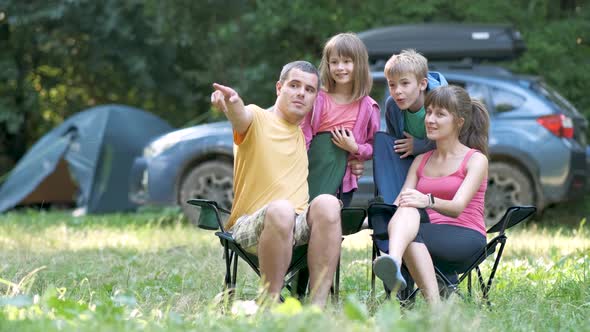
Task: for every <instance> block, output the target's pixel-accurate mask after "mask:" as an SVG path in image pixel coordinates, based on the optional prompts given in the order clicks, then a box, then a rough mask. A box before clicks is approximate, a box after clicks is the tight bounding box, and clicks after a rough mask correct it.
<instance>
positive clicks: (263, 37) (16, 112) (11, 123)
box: [0, 0, 590, 171]
mask: <svg viewBox="0 0 590 332" xmlns="http://www.w3.org/2000/svg"><path fill="white" fill-rule="evenodd" d="M417 22H484V23H511V24H514V25H515V26H516V27H517V28H518V29H519V30H520V31H521V32H522V33H523V35H524V38H525V40H526V42H527V45H528V49H529V51H528V52H527V53H526V54H525V55H524V56H523V57H522V58H521V59H519V60H518V61H516V62H514V63H511V64H507V65H509V66H510V67H511V68H512V69H514V70H516V71H518V72H524V73H529V74H541V75H543V76H544V77H545V78H546V79H547V80H548V81H549V83H550V84H551V85H553V86H555V87H556V88H557V89H558V90H559V91H560V92H561V93H562V94H564V95H565V96H566V97H567V98H568V99H570V100H571V101H572V102H573V103H574V104H575V105H576V106H577V107H578V108H579V109H580V110H581V111H583V112H584V113H585V114H586V116H589V115H590V96H588V94H587V93H586V92H587V91H588V89H589V87H590V86H589V84H590V83H588V80H587V79H586V77H585V76H586V73H587V72H589V71H590V60H589V59H590V47H589V44H588V43H589V40H590V35H589V34H588V33H589V31H590V23H589V22H590V6H588V5H587V3H586V1H579V0H573V1H560V2H556V1H552V0H536V1H523V0H519V1H513V0H497V1H468V0H457V1H451V0H424V1H420V2H410V1H397V2H391V1H384V0H373V1H364V2H362V3H360V2H358V1H352V0H342V1H334V0H319V1H314V2H311V1H308V0H288V1H287V0H275V1H263V0H258V1H254V0H250V1H235V0H233V1H232V0H219V1H211V0H199V1H188V0H170V1H165V2H162V1H156V0H145V1H144V0H129V1H117V0H105V1H91V0H68V1H63V0H48V1H21V0H2V1H0V47H1V48H2V50H3V52H1V53H0V155H1V156H3V157H2V158H0V171H3V170H4V171H5V170H6V169H7V167H8V166H10V164H13V163H14V162H15V161H16V160H17V159H18V158H19V157H20V156H22V154H23V153H24V152H25V151H26V149H27V148H28V147H29V146H30V145H31V144H32V143H33V142H35V141H36V140H37V139H38V138H39V137H40V136H41V135H42V134H43V133H45V132H47V131H48V130H49V129H51V128H53V127H54V126H55V125H56V124H59V123H60V122H61V121H63V119H65V118H66V117H68V116H70V115H71V114H73V113H75V112H78V111H80V110H83V109H85V108H87V107H89V106H92V105H97V104H104V103H123V104H129V105H133V106H136V107H139V108H143V109H146V110H148V111H151V112H154V113H155V114H157V115H160V116H162V117H163V118H165V119H166V120H168V121H170V122H171V123H172V124H174V125H176V126H183V125H186V124H192V123H195V122H200V121H212V120H215V119H219V117H220V115H219V114H215V113H212V112H211V111H210V107H209V94H210V91H211V83H212V82H214V81H219V82H222V83H227V84H231V85H234V86H236V87H237V88H238V90H239V91H240V92H241V93H242V95H243V96H244V98H245V100H246V101H247V102H249V103H257V104H260V105H269V104H271V103H272V101H273V93H271V91H272V90H273V87H274V82H275V81H276V79H277V75H278V72H279V70H280V67H281V65H282V64H284V63H285V62H287V61H290V60H294V59H307V60H310V61H313V62H314V63H317V62H318V59H319V57H320V54H321V48H322V44H323V42H324V41H325V40H326V39H327V38H328V37H329V36H330V35H333V34H335V33H337V32H341V31H362V30H366V29H370V28H375V27H379V26H385V25H393V24H403V23H417ZM562 59H563V61H561V60H562ZM549 69H551V70H549Z"/></svg>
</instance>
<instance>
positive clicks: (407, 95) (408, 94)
mask: <svg viewBox="0 0 590 332" xmlns="http://www.w3.org/2000/svg"><path fill="white" fill-rule="evenodd" d="M387 85H388V86H389V94H390V95H391V98H393V100H395V103H396V104H397V107H399V109H400V110H410V111H412V112H416V111H419V110H420V108H422V106H424V91H426V87H427V86H428V80H427V79H426V78H423V79H421V80H420V81H418V79H417V78H416V75H414V74H412V73H402V74H395V75H393V77H387Z"/></svg>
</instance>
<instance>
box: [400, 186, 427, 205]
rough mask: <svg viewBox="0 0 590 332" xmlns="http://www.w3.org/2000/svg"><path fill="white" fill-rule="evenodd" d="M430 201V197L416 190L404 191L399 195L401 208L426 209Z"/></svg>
mask: <svg viewBox="0 0 590 332" xmlns="http://www.w3.org/2000/svg"><path fill="white" fill-rule="evenodd" d="M429 203H430V200H429V199H428V196H427V195H425V194H423V193H421V192H419V191H418V190H416V189H404V191H402V192H401V193H400V194H399V206H400V207H413V208H418V209H420V208H426V207H428V205H429Z"/></svg>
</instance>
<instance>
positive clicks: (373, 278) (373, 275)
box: [371, 242, 379, 298]
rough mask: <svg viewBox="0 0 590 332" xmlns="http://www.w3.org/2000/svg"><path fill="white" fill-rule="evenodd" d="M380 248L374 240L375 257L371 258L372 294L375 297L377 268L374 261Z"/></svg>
mask: <svg viewBox="0 0 590 332" xmlns="http://www.w3.org/2000/svg"><path fill="white" fill-rule="evenodd" d="M378 250H379V249H378V248H377V246H376V245H375V243H374V242H373V257H372V259H371V296H372V297H373V298H374V297H375V269H374V268H373V262H374V261H375V259H377V252H378Z"/></svg>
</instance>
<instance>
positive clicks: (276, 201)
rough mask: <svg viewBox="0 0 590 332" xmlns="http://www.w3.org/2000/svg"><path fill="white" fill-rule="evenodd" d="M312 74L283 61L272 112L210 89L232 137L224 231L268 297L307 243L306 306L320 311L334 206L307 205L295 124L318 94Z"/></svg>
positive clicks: (335, 236)
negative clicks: (254, 263) (246, 256)
mask: <svg viewBox="0 0 590 332" xmlns="http://www.w3.org/2000/svg"><path fill="white" fill-rule="evenodd" d="M319 83H320V82H319V75H318V72H317V69H316V68H315V67H314V66H313V65H312V64H310V63H308V62H305V61H295V62H291V63H288V64H286V65H285V66H284V67H283V70H282V71H281V75H280V78H279V81H278V82H277V83H276V94H277V99H276V102H275V104H274V106H273V107H272V108H270V109H269V110H264V109H262V108H260V107H258V106H256V105H248V106H244V103H243V101H242V99H241V98H240V96H239V95H238V93H237V92H236V91H235V90H233V89H232V88H230V87H227V86H223V85H220V84H217V83H214V84H213V87H214V88H215V91H214V92H213V94H212V95H211V103H212V104H213V106H214V107H215V108H217V109H219V110H221V111H223V112H224V113H225V115H226V116H227V118H228V119H229V121H230V122H231V124H232V128H233V132H234V155H235V161H234V202H233V208H232V213H231V215H230V217H229V220H228V224H227V225H228V229H229V230H230V231H231V232H232V235H233V237H234V239H235V240H236V242H238V243H239V244H240V245H241V246H242V247H243V248H244V249H245V250H246V251H248V252H250V253H253V254H256V255H257V256H258V259H259V262H260V270H261V273H262V276H263V280H264V281H266V282H267V283H268V292H269V295H270V296H271V297H272V298H273V299H276V298H278V296H279V293H280V291H281V288H282V287H283V280H284V276H285V273H286V271H287V269H288V267H289V263H290V261H291V255H292V250H293V247H294V246H299V245H303V244H306V243H308V258H307V262H308V265H309V270H310V280H311V301H312V303H314V304H317V305H319V306H324V305H325V303H326V299H327V297H328V294H329V292H330V286H331V284H332V280H333V275H334V272H335V271H336V267H337V265H338V259H339V257H340V244H341V236H342V230H341V226H340V202H339V201H338V199H336V198H335V197H334V196H331V195H320V196H318V197H317V198H315V199H314V200H313V201H312V202H311V203H309V204H308V201H309V193H308V185H307V174H308V171H307V170H308V160H307V152H306V148H305V138H304V136H303V133H302V131H301V129H300V127H299V123H300V122H301V121H302V120H303V118H304V117H305V115H306V114H307V113H308V112H310V111H311V109H312V107H313V104H314V101H315V98H316V96H317V93H318V90H319V86H320V84H319Z"/></svg>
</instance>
